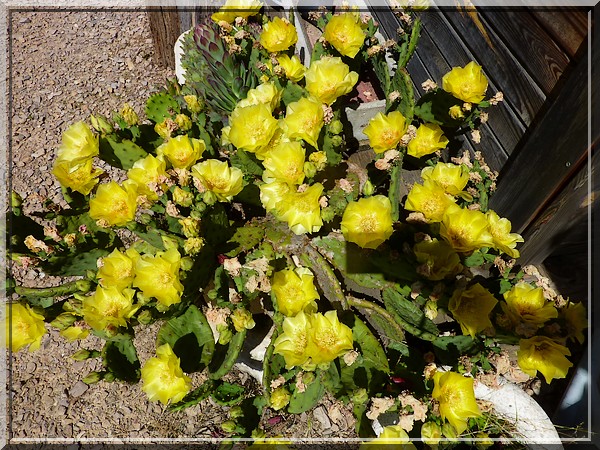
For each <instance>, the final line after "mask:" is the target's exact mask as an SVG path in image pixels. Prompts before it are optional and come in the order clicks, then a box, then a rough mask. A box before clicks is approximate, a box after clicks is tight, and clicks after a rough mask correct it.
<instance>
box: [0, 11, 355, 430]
mask: <svg viewBox="0 0 600 450" xmlns="http://www.w3.org/2000/svg"><path fill="white" fill-rule="evenodd" d="M10 26H11V30H12V34H11V36H10V39H11V45H12V53H11V57H12V71H11V73H10V75H11V81H12V98H11V112H10V114H11V117H12V134H11V141H12V154H11V155H10V158H11V161H12V167H11V181H12V188H13V189H14V190H15V191H16V192H18V193H19V194H20V195H21V196H22V197H23V198H24V199H25V204H26V207H27V208H26V209H28V210H35V209H36V208H38V207H39V205H40V203H41V202H42V201H43V200H44V199H45V198H48V197H49V198H51V199H53V200H55V201H58V200H59V199H60V186H59V184H58V182H56V181H55V180H54V178H53V177H52V176H51V174H50V170H51V168H52V164H53V160H54V157H55V156H54V155H55V152H56V149H57V148H58V146H59V144H60V139H61V134H62V132H63V131H64V130H66V128H67V127H68V126H69V125H70V124H72V123H73V122H76V121H79V120H86V119H87V118H88V117H89V115H90V114H98V113H101V114H105V115H109V114H110V113H111V112H112V111H114V110H117V109H119V108H120V107H121V106H122V104H123V103H124V102H128V103H130V104H131V105H132V106H133V108H134V109H135V110H136V111H137V112H138V113H141V112H142V111H143V105H144V103H145V99H146V98H147V96H148V95H149V94H150V93H151V92H153V91H156V90H158V88H159V87H160V86H161V85H162V84H163V83H164V81H165V79H166V78H167V77H172V76H173V75H174V73H173V71H172V70H171V69H165V68H161V67H157V66H156V65H155V64H154V63H153V59H152V57H153V45H152V39H151V36H150V31H149V25H148V20H147V16H146V13H145V12H142V11H129V12H123V11H120V12H117V11H110V10H102V11H93V12H91V11H90V12H88V11H69V10H64V11H26V12H13V14H12V17H11V23H10ZM17 276H18V279H19V281H20V283H21V284H23V285H26V286H50V285H53V284H55V283H56V282H57V281H58V280H56V279H53V278H50V277H47V276H44V274H43V273H41V272H39V271H38V270H35V269H34V268H31V269H28V270H19V271H18V273H17ZM155 333H156V327H150V328H148V329H146V330H143V331H142V332H141V333H139V334H138V336H137V338H136V339H137V341H136V344H137V343H139V345H138V351H139V357H140V360H141V362H142V364H143V363H144V362H145V361H146V360H147V359H148V358H149V357H151V356H153V354H154V339H155ZM101 347H102V342H101V341H100V340H99V339H97V338H91V337H90V338H88V339H87V340H86V341H85V342H84V343H81V342H75V343H68V342H66V340H65V339H64V338H62V337H61V336H59V335H58V333H57V332H56V331H52V330H50V331H49V333H48V334H47V335H46V336H45V337H44V339H43V343H42V347H41V349H40V350H38V351H36V352H34V353H29V352H27V351H21V352H19V353H17V354H13V355H12V360H11V361H10V367H11V372H10V375H11V377H10V386H9V393H10V396H11V399H12V401H11V402H10V403H9V407H8V412H9V417H10V422H11V423H10V425H11V428H10V430H11V433H12V437H13V438H29V439H31V438H33V439H44V438H68V439H82V438H96V439H99V440H102V439H105V438H124V439H126V438H208V437H220V436H222V435H220V434H219V429H220V428H219V424H220V423H221V422H223V421H225V420H227V412H226V410H224V409H223V408H221V407H219V406H217V405H216V404H214V403H211V402H210V401H208V400H207V401H205V402H202V403H201V404H199V405H197V406H194V407H191V408H188V409H187V410H185V411H181V412H177V413H172V412H169V411H167V410H166V408H165V407H163V406H162V404H160V403H150V402H148V401H147V399H146V395H145V394H144V393H143V392H142V391H141V389H140V387H141V386H140V385H132V386H130V385H125V384H119V383H106V382H104V381H102V382H100V383H97V384H94V385H91V386H88V385H86V384H84V383H83V382H81V381H80V380H81V379H82V378H83V377H84V376H85V375H86V374H87V373H88V372H89V371H91V370H96V369H98V368H99V362H98V361H96V360H88V361H83V362H77V361H75V360H73V359H71V358H70V355H72V354H73V353H74V352H76V351H77V350H79V349H81V348H89V349H97V350H100V349H101ZM231 377H232V379H231V380H230V381H233V380H235V381H237V382H241V383H242V384H244V385H245V386H246V387H247V389H248V390H252V389H256V388H257V387H256V384H255V383H254V382H253V381H252V379H249V378H248V377H247V376H245V374H232V375H231ZM200 378H201V375H198V374H196V375H194V377H193V381H194V385H195V386H197V385H198V384H199V382H200ZM276 415H277V414H276V413H268V416H267V417H265V421H264V429H265V430H266V431H267V433H268V435H270V436H278V435H279V436H288V437H297V438H301V437H322V436H331V437H340V438H346V437H353V436H355V435H354V432H353V427H354V423H353V419H352V414H351V411H349V410H348V407H344V406H343V405H341V404H339V403H336V402H334V401H331V400H330V399H325V400H324V401H323V402H322V404H321V406H320V407H319V408H317V409H316V410H315V413H311V414H302V415H299V416H287V415H286V416H283V417H281V418H276V419H273V420H270V421H269V420H267V419H268V418H269V417H271V416H276Z"/></svg>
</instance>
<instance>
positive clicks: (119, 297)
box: [82, 286, 139, 331]
mask: <svg viewBox="0 0 600 450" xmlns="http://www.w3.org/2000/svg"><path fill="white" fill-rule="evenodd" d="M134 295H135V290H134V289H128V288H125V289H119V288H117V287H116V286H109V287H107V288H103V287H102V286H98V287H97V288H96V291H95V292H94V293H93V294H92V295H88V296H86V297H84V298H83V308H82V311H83V319H84V320H85V321H86V323H87V324H88V325H89V326H90V327H92V328H93V329H95V330H99V331H101V330H106V329H108V328H117V327H126V326H127V321H128V320H129V319H131V317H133V315H134V314H135V313H136V312H137V310H138V309H139V305H134V304H133V297H134Z"/></svg>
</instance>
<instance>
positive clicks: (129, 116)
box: [119, 103, 139, 127]
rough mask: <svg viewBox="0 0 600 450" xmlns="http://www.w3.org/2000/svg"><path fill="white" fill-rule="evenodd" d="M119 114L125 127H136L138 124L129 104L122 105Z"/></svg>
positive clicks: (135, 114) (136, 116) (137, 118)
mask: <svg viewBox="0 0 600 450" xmlns="http://www.w3.org/2000/svg"><path fill="white" fill-rule="evenodd" d="M119 114H121V116H122V117H123V120H125V122H126V123H127V125H129V126H130V127H132V126H134V125H137V124H138V122H139V117H138V115H137V113H136V112H135V111H134V110H133V108H132V107H131V105H130V104H129V103H125V104H124V105H123V107H122V108H121V111H120V112H119Z"/></svg>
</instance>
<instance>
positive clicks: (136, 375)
mask: <svg viewBox="0 0 600 450" xmlns="http://www.w3.org/2000/svg"><path fill="white" fill-rule="evenodd" d="M102 358H103V359H104V365H105V367H106V368H107V369H108V371H109V372H110V373H112V374H113V375H114V376H115V378H116V379H118V380H123V381H127V382H129V383H135V382H137V381H139V379H140V361H139V360H138V357H137V352H136V350H135V347H134V345H133V342H132V340H131V338H128V339H122V340H119V341H113V342H107V343H106V344H105V345H104V348H103V349H102Z"/></svg>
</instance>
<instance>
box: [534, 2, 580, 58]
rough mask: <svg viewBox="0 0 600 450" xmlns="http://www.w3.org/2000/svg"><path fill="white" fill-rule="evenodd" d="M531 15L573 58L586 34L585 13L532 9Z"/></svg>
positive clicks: (577, 10) (571, 10)
mask: <svg viewBox="0 0 600 450" xmlns="http://www.w3.org/2000/svg"><path fill="white" fill-rule="evenodd" d="M531 13H532V14H533V16H534V17H535V18H536V19H537V20H538V21H539V22H540V24H541V25H542V26H543V27H544V28H545V29H546V30H547V31H548V32H549V33H550V34H551V35H552V36H553V38H554V40H555V41H556V42H558V43H559V44H560V46H561V47H562V48H563V49H564V51H565V52H566V53H567V55H569V57H570V58H573V57H574V56H575V55H576V53H577V50H578V49H579V46H580V45H581V43H582V42H583V41H584V40H585V37H586V36H587V33H588V17H587V12H585V11H582V10H581V9H575V10H573V9H565V8H562V9H560V10H548V9H538V8H532V10H531Z"/></svg>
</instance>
